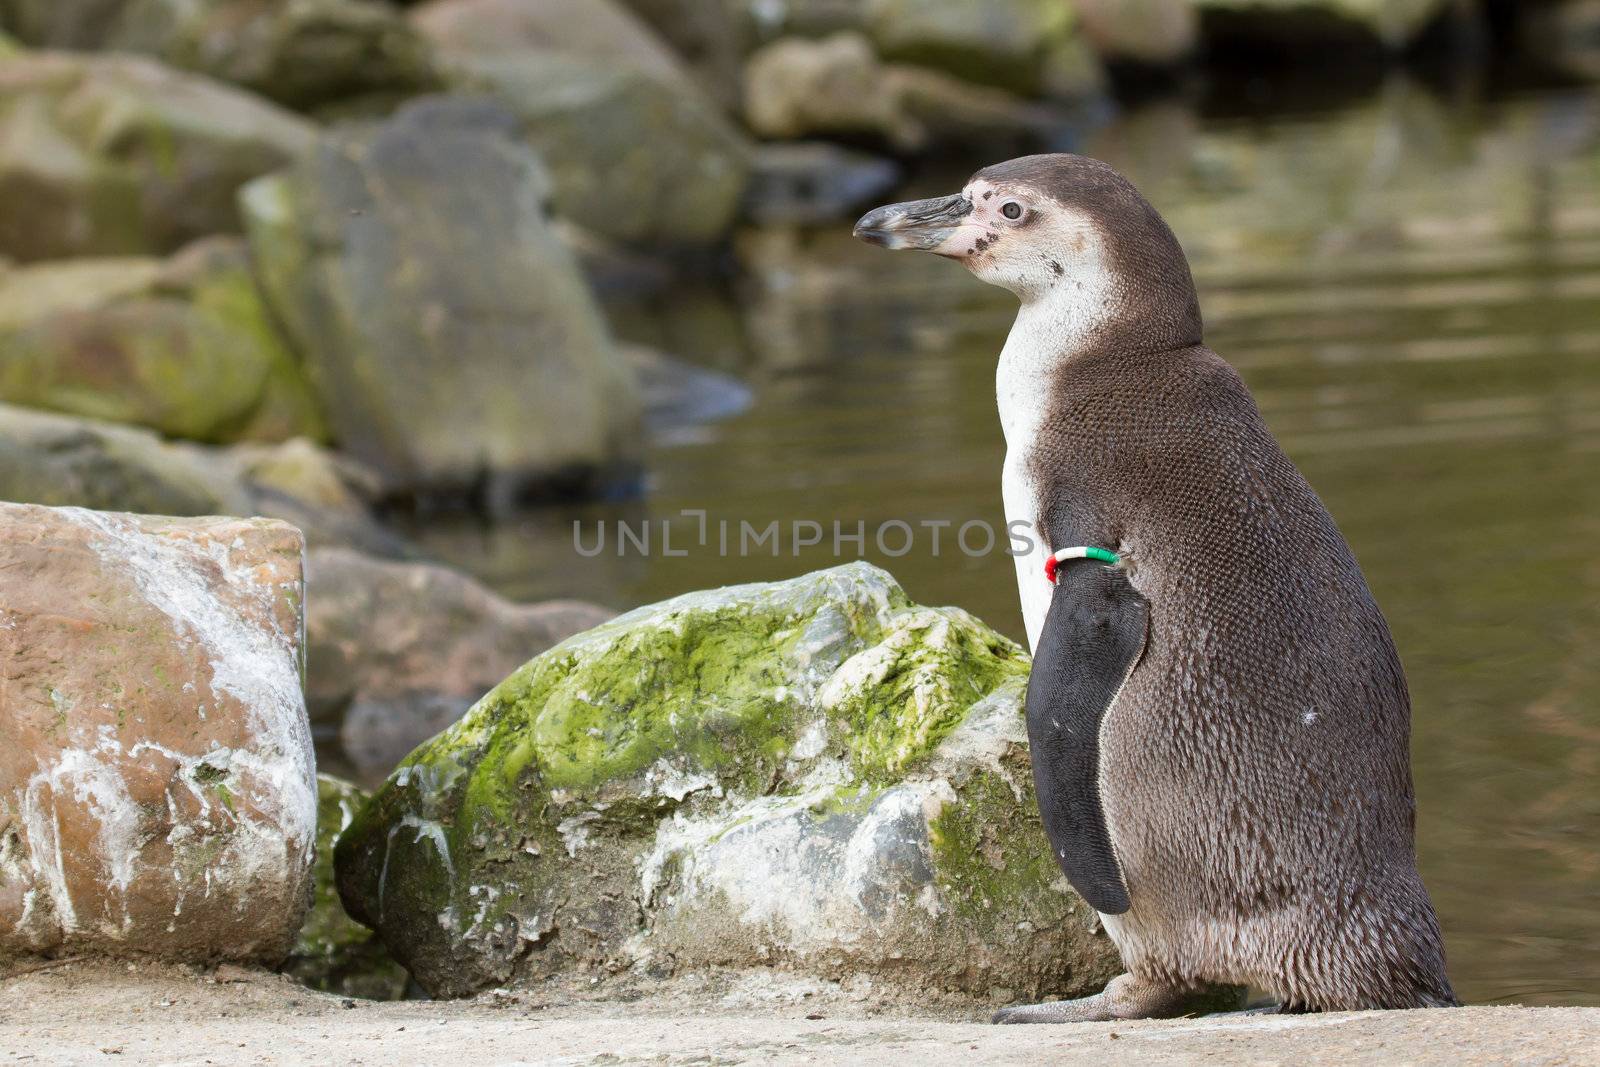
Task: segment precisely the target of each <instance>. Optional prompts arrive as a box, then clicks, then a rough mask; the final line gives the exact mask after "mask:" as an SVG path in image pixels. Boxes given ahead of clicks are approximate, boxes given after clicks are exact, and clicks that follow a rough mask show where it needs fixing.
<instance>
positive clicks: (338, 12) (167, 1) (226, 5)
mask: <svg viewBox="0 0 1600 1067" xmlns="http://www.w3.org/2000/svg"><path fill="white" fill-rule="evenodd" d="M117 8H118V13H117V16H116V17H115V18H114V19H111V20H109V21H110V24H109V25H108V26H106V27H105V29H104V30H103V31H102V38H101V40H100V42H99V44H100V46H101V47H107V48H115V49H117V50H120V51H130V52H143V53H146V54H149V55H153V56H156V57H157V58H159V59H161V60H163V61H165V62H167V63H169V64H171V65H172V66H175V67H181V68H183V69H185V70H194V71H199V72H201V73H204V74H209V75H211V76H212V77H214V78H219V79H221V80H223V81H228V82H233V83H234V84H237V85H243V86H245V87H246V88H249V89H251V90H253V91H255V92H258V93H260V94H261V95H263V96H266V97H268V98H270V99H272V100H276V101H278V102H279V103H282V104H284V105H286V106H288V107H293V108H297V109H301V110H305V109H310V108H314V107H317V106H319V105H325V104H329V103H332V102H335V101H343V100H347V99H349V98H352V97H367V96H377V97H380V98H386V99H399V98H402V97H405V96H412V95H416V94H417V93H421V92H427V91H430V90H435V89H438V88H439V87H440V86H439V80H438V77H437V75H436V74H435V73H434V71H433V68H432V64H431V57H430V55H429V51H428V49H427V46H426V45H425V44H424V43H423V42H422V41H421V40H419V39H418V37H417V35H416V34H415V33H414V32H412V30H411V28H410V26H408V25H407V24H406V21H405V19H404V18H403V17H402V16H401V15H400V13H399V12H397V11H396V10H395V9H394V8H393V7H391V6H389V5H388V4H386V3H383V2H382V0H293V2H292V3H282V2H279V3H261V2H259V0H122V2H121V3H120V4H119V5H117Z"/></svg>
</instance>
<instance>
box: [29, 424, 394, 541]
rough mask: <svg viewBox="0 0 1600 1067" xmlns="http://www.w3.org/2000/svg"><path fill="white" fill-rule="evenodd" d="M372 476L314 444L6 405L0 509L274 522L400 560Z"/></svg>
mask: <svg viewBox="0 0 1600 1067" xmlns="http://www.w3.org/2000/svg"><path fill="white" fill-rule="evenodd" d="M375 494H376V486H375V480H374V478H373V476H372V475H371V473H370V472H367V471H365V470H363V469H362V468H360V467H358V466H357V465H356V464H354V463H352V462H351V461H349V460H346V459H343V458H340V457H336V456H334V455H333V454H332V453H329V452H328V451H326V450H325V449H323V448H321V447H319V446H317V445H315V444H312V443H311V442H309V441H305V440H294V441H288V442H285V443H283V444H280V445H236V446H233V447H231V448H212V447H207V446H204V445H194V444H188V443H183V442H168V441H163V440H162V439H161V438H159V437H157V436H156V435H155V434H154V433H151V432H150V431H148V430H143V429H137V428H135V427H131V426H119V425H116V424H115V423H107V422H96V421H93V420H89V419H79V418H72V417H69V416H65V415H56V414H52V413H49V412H43V411H33V410H30V409H27V408H20V407H14V406H12V405H10V404H0V500H15V501H20V502H24V503H29V504H47V505H51V506H56V507H67V506H71V507H87V508H97V509H101V510H109V511H135V512H141V513H144V514H151V515H268V516H271V517H273V518H279V519H285V520H287V521H289V522H291V523H293V524H294V525H295V526H297V527H299V528H300V529H301V530H302V531H304V532H305V535H306V538H307V540H309V541H310V542H311V543H312V544H318V545H322V544H336V545H354V546H357V547H360V548H363V549H364V550H366V551H368V552H378V553H383V554H386V555H393V554H396V553H398V552H400V551H401V550H402V548H401V544H400V542H399V540H398V539H397V538H396V537H395V536H394V535H393V534H390V533H388V532H387V531H385V530H384V529H383V528H382V527H381V526H379V525H378V524H377V522H376V521H375V520H374V519H373V517H372V513H371V510H370V506H369V505H370V504H371V502H372V500H373V498H374V496H375Z"/></svg>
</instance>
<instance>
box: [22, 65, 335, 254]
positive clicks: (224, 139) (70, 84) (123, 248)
mask: <svg viewBox="0 0 1600 1067" xmlns="http://www.w3.org/2000/svg"><path fill="white" fill-rule="evenodd" d="M313 137H314V131H313V128H312V127H311V126H310V125H309V124H307V123H306V122H305V121H304V120H302V119H300V118H298V117H297V116H295V115H292V114H290V113H289V112H286V111H283V110H280V109H279V108H277V107H276V106H274V105H272V104H269V103H266V102H265V101H262V100H258V99H256V98H255V97H253V96H250V95H249V94H247V93H244V92H241V91H239V90H237V89H233V88H230V87H228V86H225V85H221V84H218V83H216V82H213V81H210V80H209V79H206V78H202V77H198V76H195V75H191V74H180V73H178V72H176V71H173V70H170V69H168V68H166V67H163V66H161V65H160V64H158V63H155V62H152V61H151V60H148V59H143V58H140V57H135V56H110V55H108V56H85V55H67V54H62V53H28V54H24V55H21V56H15V57H12V58H9V59H7V60H6V61H5V63H3V64H0V203H3V204H26V205H27V210H25V211H18V210H8V211H0V255H5V256H10V257H12V258H14V259H18V260H31V259H44V258H50V257H57V256H71V255H120V254H129V253H162V252H169V251H171V250H173V249H175V248H177V247H178V246H180V245H182V244H184V243H185V242H188V241H190V240H193V239H194V238H197V237H203V236H206V235H208V234H212V233H227V232H237V231H238V229H239V213H238V207H237V205H236V204H235V193H236V191H237V190H238V188H239V186H241V185H242V184H244V183H245V182H247V181H249V180H250V179H251V178H254V177H257V176H258V175H261V174H264V173H266V172H268V171H271V170H275V169H277V168H279V167H281V166H283V164H284V163H286V162H287V161H289V160H291V159H293V158H294V157H295V156H297V155H299V154H300V153H302V152H304V151H306V150H307V149H309V148H310V146H311V144H312V141H313Z"/></svg>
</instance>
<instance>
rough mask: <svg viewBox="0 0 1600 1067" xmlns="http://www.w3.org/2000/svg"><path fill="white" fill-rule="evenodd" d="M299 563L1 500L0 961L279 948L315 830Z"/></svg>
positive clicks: (282, 540) (285, 539)
mask: <svg viewBox="0 0 1600 1067" xmlns="http://www.w3.org/2000/svg"><path fill="white" fill-rule="evenodd" d="M303 547H304V542H303V541H302V539H301V537H300V533H299V531H298V530H296V529H294V528H293V527H291V526H289V525H287V524H285V523H281V522H274V521H272V520H267V519H219V518H208V519H170V518H145V517H139V516H133V515H121V514H111V513H103V512H93V511H85V510H82V509H78V508H63V509H55V508H43V507H35V506H30V505H24V504H0V605H3V607H0V620H3V621H0V662H3V663H4V664H5V686H4V689H3V691H0V692H3V697H0V700H3V704H4V707H3V710H0V713H3V715H4V719H5V722H6V744H5V746H4V750H3V751H0V953H4V952H7V951H11V952H16V951H24V952H49V953H65V952H81V951H105V952H144V953H151V954H154V955H158V956H163V957H167V958H170V959H182V960H196V961H204V960H213V959H232V960H260V961H268V962H275V961H277V960H279V959H281V958H282V957H283V956H284V954H285V953H286V952H287V951H288V950H289V946H290V945H291V944H292V943H293V941H294V935H295V931H296V930H297V929H298V928H299V926H300V920H301V917H302V916H303V915H304V913H305V910H306V900H307V891H308V888H309V884H310V881H309V878H310V867H311V859H312V848H313V846H314V844H315V836H316V828H317V823H316V820H317V799H316V780H315V769H314V767H313V763H312V753H311V733H310V730H309V729H308V728H307V725H306V710H305V699H304V697H303V696H302V695H301V691H300V667H301V654H302V650H301V645H300V635H301V632H302V619H301V607H302V604H303V598H302V596H301V591H302V590H301V572H300V558H301V552H302V549H303Z"/></svg>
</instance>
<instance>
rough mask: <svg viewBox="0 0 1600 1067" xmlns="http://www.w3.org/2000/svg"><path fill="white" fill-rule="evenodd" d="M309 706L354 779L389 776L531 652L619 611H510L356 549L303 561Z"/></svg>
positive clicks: (423, 568)
mask: <svg viewBox="0 0 1600 1067" xmlns="http://www.w3.org/2000/svg"><path fill="white" fill-rule="evenodd" d="M306 576H307V586H308V596H307V607H306V647H307V650H308V656H307V663H308V668H307V673H306V701H307V704H308V706H309V707H310V712H311V719H312V725H313V727H314V728H317V729H319V731H325V732H328V733H336V734H337V735H338V736H339V738H340V740H341V742H342V747H343V754H344V756H345V758H346V759H347V760H348V762H349V763H350V765H351V766H352V768H353V770H354V772H355V773H356V775H357V776H359V777H360V778H362V779H365V780H377V781H381V780H382V779H383V778H384V777H385V776H386V775H387V774H388V773H389V772H390V771H392V770H393V769H394V767H395V764H397V763H399V762H400V761H401V760H402V759H404V758H405V756H406V755H407V754H408V753H410V752H411V750H412V749H414V748H416V747H417V746H418V745H420V744H421V743H422V742H424V741H426V740H427V739H428V738H430V737H432V736H433V735H434V734H436V733H438V732H439V731H440V730H443V729H444V728H445V727H447V726H449V725H450V724H451V723H453V722H455V721H456V720H457V719H459V718H461V716H462V714H463V713H464V712H465V711H466V710H467V708H468V707H470V706H471V705H472V703H473V702H474V701H476V700H477V699H478V698H479V697H481V696H482V695H483V694H484V693H486V692H488V691H489V690H490V689H492V688H493V687H494V686H495V685H496V683H498V682H499V681H500V680H501V679H502V678H504V677H505V676H506V675H508V674H510V673H511V672H512V671H513V670H515V669H516V668H517V667H518V666H519V665H521V664H522V663H524V662H525V661H526V660H527V659H528V658H529V657H530V656H534V655H537V654H538V653H540V652H543V651H544V650H545V649H547V648H549V647H550V646H552V645H554V644H556V643H557V642H558V641H562V640H565V639H566V638H568V637H571V636H572V635H573V634H575V633H579V632H581V631H583V630H587V629H590V628H591V627H594V626H598V625H599V624H600V623H602V622H604V621H606V620H607V619H609V618H611V617H612V615H613V614H615V613H614V612H611V611H607V610H606V609H604V608H600V607H596V606H595V605H593V604H585V603H581V602H579V601H551V602H549V603H544V604H513V603H511V602H510V601H508V600H505V599H503V598H501V597H498V596H496V595H495V594H494V593H492V592H490V591H489V590H488V589H485V588H484V587H483V586H482V585H480V584H479V583H478V582H476V581H474V580H473V579H472V578H469V577H468V576H466V575H465V574H462V573H460V572H459V571H454V570H451V569H450V568H448V567H441V566H437V565H435V564H431V563H395V562H387V561H383V560H377V559H373V558H371V557H369V556H365V555H363V554H361V553H359V552H354V551H351V550H348V549H339V548H326V549H316V550H314V551H312V552H311V553H310V555H309V556H308V558H307V562H306Z"/></svg>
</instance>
